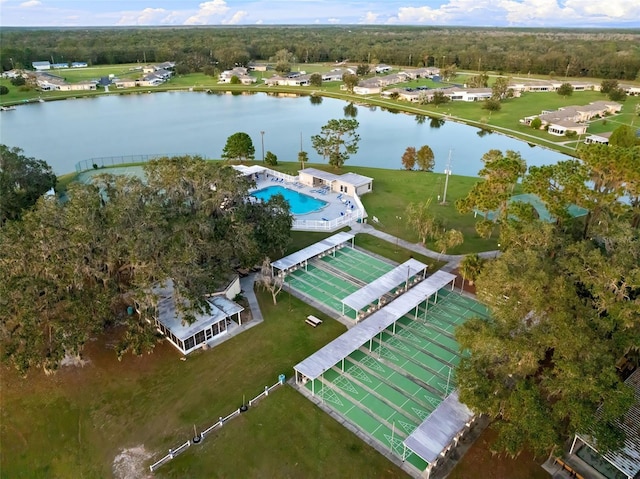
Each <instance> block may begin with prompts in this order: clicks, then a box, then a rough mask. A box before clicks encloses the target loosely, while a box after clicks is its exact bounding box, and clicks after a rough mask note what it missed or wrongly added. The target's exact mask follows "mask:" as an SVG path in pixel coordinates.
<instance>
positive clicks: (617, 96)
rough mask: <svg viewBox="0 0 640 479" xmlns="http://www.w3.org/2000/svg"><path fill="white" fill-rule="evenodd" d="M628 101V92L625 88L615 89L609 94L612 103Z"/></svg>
mask: <svg viewBox="0 0 640 479" xmlns="http://www.w3.org/2000/svg"><path fill="white" fill-rule="evenodd" d="M626 99H627V92H626V91H624V88H613V89H612V90H611V91H610V92H609V100H611V101H625V100H626Z"/></svg>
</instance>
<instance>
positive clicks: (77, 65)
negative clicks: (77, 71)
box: [71, 62, 89, 68]
mask: <svg viewBox="0 0 640 479" xmlns="http://www.w3.org/2000/svg"><path fill="white" fill-rule="evenodd" d="M88 66H89V64H88V63H87V62H71V68H86V67H88Z"/></svg>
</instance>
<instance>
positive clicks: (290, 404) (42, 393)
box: [0, 294, 404, 479]
mask: <svg viewBox="0 0 640 479" xmlns="http://www.w3.org/2000/svg"><path fill="white" fill-rule="evenodd" d="M280 298H281V299H280V302H279V304H278V306H277V307H276V306H273V304H272V302H271V299H270V296H267V295H265V294H259V300H260V303H261V307H262V311H263V314H264V316H265V321H264V322H263V323H262V324H260V325H257V326H255V327H254V328H252V329H250V330H248V331H246V332H244V333H242V334H240V335H238V336H236V337H235V338H233V339H231V340H229V341H227V342H225V343H223V344H221V345H219V346H218V347H216V348H214V349H213V350H210V351H206V352H198V353H195V354H193V355H190V356H189V357H188V359H187V360H186V361H180V360H179V355H178V353H177V352H176V351H175V350H174V349H173V348H172V347H170V346H169V345H168V344H166V343H162V344H160V345H159V346H158V347H157V348H156V351H155V352H154V353H153V354H151V355H146V356H142V357H132V356H127V357H125V358H124V359H123V361H122V362H120V363H119V362H118V361H117V360H116V355H115V352H114V351H113V350H111V349H110V346H109V345H110V344H111V342H112V340H113V338H100V339H98V340H96V341H92V342H90V343H89V345H88V347H87V348H86V357H87V358H88V359H89V360H90V361H91V362H90V363H89V364H88V365H86V366H85V367H83V368H75V367H72V368H69V367H67V368H63V369H62V370H61V371H60V372H58V374H56V375H55V376H50V377H47V376H44V375H43V374H42V373H41V372H39V371H34V372H32V373H31V374H30V376H29V377H28V378H27V379H26V380H25V379H22V378H19V377H17V376H16V375H15V373H14V372H13V371H11V370H7V369H6V368H3V369H2V390H3V394H2V398H1V406H2V412H1V414H2V416H1V418H2V420H1V426H0V440H1V443H2V448H1V451H0V461H1V464H2V469H1V472H0V476H1V477H3V478H30V479H31V478H68V477H111V468H112V463H113V460H114V458H115V456H116V455H117V454H118V453H119V452H120V451H121V450H122V449H123V448H131V447H135V446H138V445H144V447H145V448H146V449H147V450H148V451H149V452H151V453H152V454H153V457H154V458H159V457H161V456H162V455H164V454H165V453H166V451H167V450H168V448H170V447H175V446H176V445H177V444H179V443H182V442H184V441H185V440H186V439H187V438H189V437H191V436H192V435H193V426H194V424H195V425H196V426H197V427H198V428H199V429H202V428H203V427H206V426H209V425H210V424H212V423H213V422H215V421H216V420H217V418H218V417H219V416H225V415H226V414H228V413H229V412H231V411H233V410H235V409H236V408H237V407H238V406H239V405H240V404H241V403H242V398H243V395H246V397H247V399H248V398H249V397H253V396H254V395H256V394H258V393H259V392H260V391H262V389H263V388H264V386H265V385H270V384H273V383H275V382H276V380H277V377H278V374H280V373H285V374H286V375H287V376H288V377H290V376H291V374H292V367H293V365H295V364H296V363H297V362H299V361H301V360H302V359H304V358H305V357H306V356H308V355H309V354H311V353H312V352H314V351H316V350H317V349H319V348H320V347H321V346H323V345H324V344H326V343H327V342H329V341H330V340H332V339H333V338H335V337H337V336H338V335H340V334H342V333H343V332H344V331H345V328H344V326H343V325H341V324H340V323H338V322H337V321H333V320H330V319H328V318H326V317H323V315H322V314H321V313H319V312H317V311H315V310H314V309H312V308H311V307H310V306H308V305H306V304H304V303H302V302H300V301H299V300H297V299H296V298H293V297H287V295H285V294H283V295H282V296H281V297H280ZM308 314H315V315H318V316H320V317H322V318H323V319H325V322H324V324H323V325H322V327H320V328H316V329H314V328H310V327H309V326H308V325H306V324H305V323H304V318H305V317H306V316H307V315H308ZM309 451H314V452H313V454H309ZM147 465H148V463H147ZM282 471H287V474H285V475H283V473H282ZM355 471H358V472H357V473H356V472H355ZM345 472H353V473H352V474H349V475H348V477H356V476H359V477H390V478H391V477H404V476H403V474H402V473H401V471H399V470H398V469H396V468H395V467H394V466H393V465H392V464H390V463H389V462H388V461H387V460H386V459H384V458H383V457H382V456H380V455H379V454H377V453H376V452H375V451H374V450H372V449H371V448H369V447H368V446H366V445H365V444H364V443H362V442H361V441H360V440H359V439H358V438H357V437H355V436H354V435H353V434H351V433H350V432H349V431H347V430H346V429H345V428H343V427H342V426H341V425H339V424H338V423H337V422H335V421H334V420H333V419H331V418H330V417H329V416H328V415H326V414H324V413H322V412H320V411H319V410H317V409H316V408H315V407H314V406H312V404H311V403H310V402H309V401H308V400H307V399H305V398H304V397H303V396H301V395H300V394H298V393H297V392H295V391H293V390H291V389H290V388H289V386H285V387H284V388H281V389H278V390H276V391H274V393H273V394H272V395H270V396H269V397H268V398H266V399H264V400H263V401H261V402H260V403H259V405H258V406H256V407H255V408H251V409H250V410H249V412H247V413H246V414H244V415H242V416H241V417H239V418H236V419H234V420H232V421H231V422H229V423H228V424H225V426H224V427H223V428H222V430H221V431H220V432H219V433H215V434H213V435H212V436H210V437H208V438H207V439H206V440H205V441H204V443H203V444H202V445H201V446H199V447H198V448H195V447H194V448H191V450H190V451H188V452H187V453H185V454H184V455H183V456H181V457H180V458H179V459H178V460H176V461H174V462H173V463H171V464H168V465H166V466H163V468H162V469H161V470H160V471H159V473H158V476H159V477H186V476H190V477H308V478H312V477H325V476H327V475H328V476H334V477H344V474H345Z"/></svg>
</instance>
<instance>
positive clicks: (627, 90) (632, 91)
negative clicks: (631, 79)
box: [619, 84, 640, 96]
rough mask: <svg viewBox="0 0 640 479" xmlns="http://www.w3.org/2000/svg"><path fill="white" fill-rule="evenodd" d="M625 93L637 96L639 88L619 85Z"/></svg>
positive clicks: (639, 91) (637, 86) (639, 93)
mask: <svg viewBox="0 0 640 479" xmlns="http://www.w3.org/2000/svg"><path fill="white" fill-rule="evenodd" d="M619 86H620V88H622V89H623V90H624V91H625V93H626V94H627V95H629V96H638V95H640V86H639V85H623V84H620V85H619Z"/></svg>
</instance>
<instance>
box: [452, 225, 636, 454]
mask: <svg viewBox="0 0 640 479" xmlns="http://www.w3.org/2000/svg"><path fill="white" fill-rule="evenodd" d="M625 222H626V220H622V221H619V222H617V228H614V229H613V230H611V235H610V236H609V237H608V238H607V240H606V242H607V243H609V242H611V243H610V244H612V245H613V244H615V246H613V248H611V249H608V248H602V247H601V245H600V244H599V243H600V242H601V241H602V240H604V238H600V239H599V240H595V241H594V240H591V239H587V240H582V239H576V238H575V237H573V236H572V234H571V232H570V231H569V230H564V229H563V228H560V227H559V226H558V225H552V224H549V223H545V222H541V221H539V220H530V221H526V222H523V221H520V222H510V223H508V224H507V223H505V225H504V228H503V230H508V229H510V228H516V229H517V233H516V234H515V235H514V234H511V233H509V236H510V237H511V238H517V241H516V242H511V243H510V244H509V246H508V248H507V249H506V250H505V251H504V253H503V254H502V255H501V256H500V257H499V258H497V259H495V260H492V261H490V262H487V264H486V265H485V267H484V268H483V270H482V272H481V273H480V276H479V277H478V280H477V295H478V297H479V298H480V299H481V301H482V302H483V303H485V304H486V305H488V307H489V308H490V310H491V319H490V320H488V321H484V320H479V319H471V320H469V321H468V322H467V323H465V324H464V325H463V326H462V327H460V328H459V329H458V330H457V332H456V337H457V339H458V340H459V342H460V346H461V348H463V349H467V350H468V351H470V355H469V356H468V357H465V358H464V359H462V361H461V363H460V366H459V368H458V370H457V378H458V387H459V391H460V400H461V401H462V402H464V403H465V404H467V405H468V406H469V407H471V408H472V409H473V410H474V411H476V412H480V413H484V414H487V415H488V416H489V417H490V418H492V419H494V420H495V421H496V422H495V425H496V427H497V430H498V434H499V439H498V443H497V444H496V446H497V447H498V448H499V449H502V450H505V451H507V452H508V453H510V454H512V455H515V454H517V453H518V452H519V451H521V450H522V448H523V447H524V445H525V444H527V445H528V446H530V447H532V448H533V449H534V450H535V451H537V452H539V453H543V452H544V453H547V454H548V453H549V451H550V450H553V449H554V448H556V447H560V446H561V444H562V442H563V441H564V440H565V439H566V438H567V437H568V436H572V435H573V434H574V433H575V432H581V431H588V433H589V434H590V435H592V436H593V437H594V438H595V439H596V441H597V442H598V446H599V448H600V449H601V450H603V451H607V450H610V449H611V448H615V447H618V446H619V445H620V444H621V440H622V439H623V437H624V436H623V433H622V431H621V430H620V429H618V427H617V426H616V425H615V423H614V420H615V419H616V418H619V417H620V416H621V415H622V414H624V413H625V412H626V411H627V410H628V408H629V407H630V406H631V404H632V403H633V401H634V399H633V395H632V392H631V391H630V389H629V388H628V387H626V386H625V385H624V383H623V382H622V379H621V378H620V377H619V376H618V374H617V371H616V362H617V361H618V360H619V359H620V358H622V357H623V356H624V354H625V351H627V350H628V348H629V346H630V345H631V344H639V341H640V333H639V332H638V329H637V321H636V322H635V325H634V321H633V320H631V321H630V318H631V316H629V314H635V313H630V311H631V310H635V311H636V313H637V302H636V301H637V299H636V298H637V294H638V293H639V292H640V291H639V290H638V286H637V283H636V284H635V285H631V284H630V283H628V282H627V281H626V280H625V278H628V277H629V274H631V275H635V274H637V273H638V271H639V269H640V266H638V265H640V262H638V259H637V258H638V253H639V251H640V249H639V248H638V246H639V244H638V240H639V238H638V232H637V231H633V230H631V229H629V228H626V227H625V226H624V224H625ZM501 236H502V232H501ZM629 248H631V251H635V252H633V253H631V258H629V257H628V255H629V254H630V253H629V252H630V249H629ZM629 268H630V269H629ZM623 291H624V292H623ZM596 410H598V411H599V412H598V415H596ZM598 416H600V417H601V418H602V422H600V421H599V420H598V419H597V417H598Z"/></svg>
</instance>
